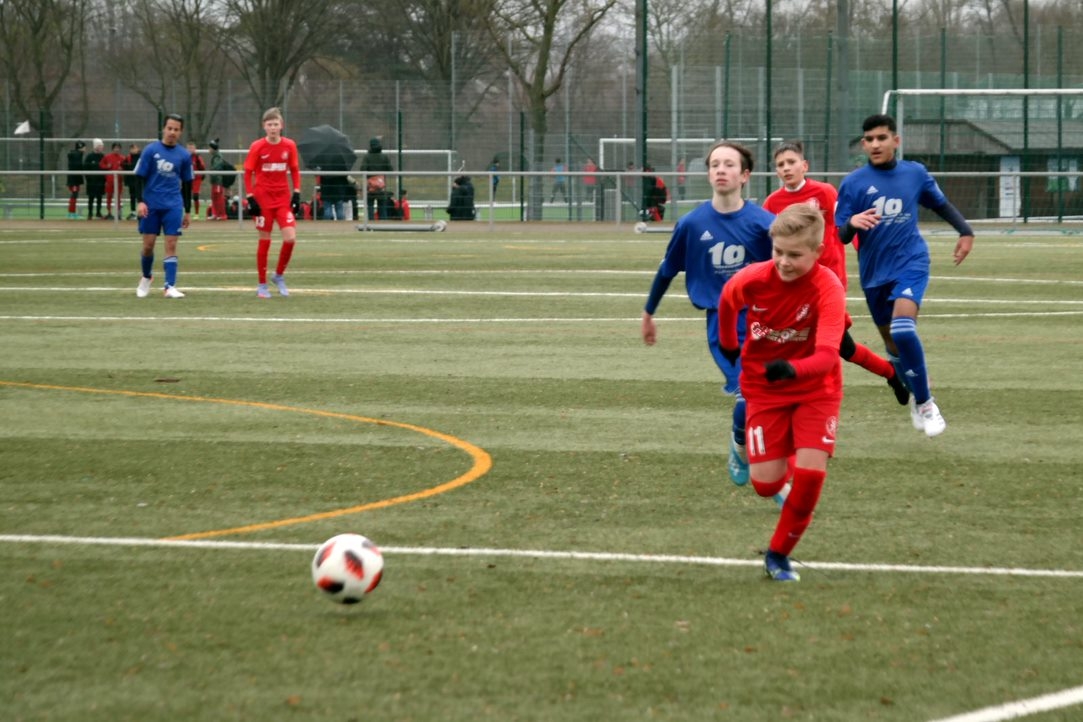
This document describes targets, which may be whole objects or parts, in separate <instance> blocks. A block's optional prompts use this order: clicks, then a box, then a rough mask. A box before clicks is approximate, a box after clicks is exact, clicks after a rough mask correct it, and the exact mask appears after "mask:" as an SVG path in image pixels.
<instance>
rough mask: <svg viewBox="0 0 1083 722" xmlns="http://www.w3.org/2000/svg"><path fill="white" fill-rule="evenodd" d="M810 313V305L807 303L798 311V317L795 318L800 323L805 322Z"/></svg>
mask: <svg viewBox="0 0 1083 722" xmlns="http://www.w3.org/2000/svg"><path fill="white" fill-rule="evenodd" d="M808 311H809V305H808V304H807V303H806V304H803V305H802V306H801V308H799V309H797V316H796V317H795V318H796V320H798V321H803V320H805V319H806V318H807V317H808Z"/></svg>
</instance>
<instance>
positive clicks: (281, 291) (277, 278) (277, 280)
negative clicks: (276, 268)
mask: <svg viewBox="0 0 1083 722" xmlns="http://www.w3.org/2000/svg"><path fill="white" fill-rule="evenodd" d="M271 281H272V282H273V283H274V285H276V286H278V295H279V296H288V295H290V290H289V289H288V288H286V279H285V278H283V277H282V276H281V275H280V274H277V273H276V274H275V275H273V276H271Z"/></svg>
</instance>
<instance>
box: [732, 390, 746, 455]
mask: <svg viewBox="0 0 1083 722" xmlns="http://www.w3.org/2000/svg"><path fill="white" fill-rule="evenodd" d="M733 440H734V441H736V442H737V445H738V446H744V445H745V397H744V396H742V395H741V392H740V391H738V392H737V402H736V403H735V404H734V405H733Z"/></svg>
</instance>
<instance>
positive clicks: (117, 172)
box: [99, 143, 124, 221]
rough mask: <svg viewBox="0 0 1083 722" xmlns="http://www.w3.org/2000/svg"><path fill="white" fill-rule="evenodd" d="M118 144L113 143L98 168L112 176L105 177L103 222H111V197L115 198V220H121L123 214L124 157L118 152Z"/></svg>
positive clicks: (119, 146)
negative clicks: (111, 173) (110, 173)
mask: <svg viewBox="0 0 1083 722" xmlns="http://www.w3.org/2000/svg"><path fill="white" fill-rule="evenodd" d="M120 149H121V145H120V143H113V148H112V150H110V151H109V153H107V154H106V156H105V157H104V158H102V160H101V163H100V164H99V167H100V168H101V169H102V170H108V171H113V173H114V175H108V176H106V177H105V206H106V210H105V220H107V221H111V220H113V195H114V194H116V197H117V218H123V217H124V213H122V209H123V208H124V176H122V175H121V172H122V171H123V170H124V156H123V154H121V152H120Z"/></svg>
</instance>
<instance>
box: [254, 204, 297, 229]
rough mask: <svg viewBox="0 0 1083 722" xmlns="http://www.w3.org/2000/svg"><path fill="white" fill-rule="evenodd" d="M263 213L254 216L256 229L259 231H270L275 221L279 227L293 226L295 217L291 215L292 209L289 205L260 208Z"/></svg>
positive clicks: (295, 224) (295, 223)
mask: <svg viewBox="0 0 1083 722" xmlns="http://www.w3.org/2000/svg"><path fill="white" fill-rule="evenodd" d="M260 212H261V213H262V214H263V215H260V216H256V230H257V231H259V232H260V233H270V232H271V229H272V228H274V224H275V223H277V224H278V227H279V228H294V227H296V226H297V219H296V218H294V217H293V210H291V209H290V207H289V206H278V207H277V208H262V207H261V208H260Z"/></svg>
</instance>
